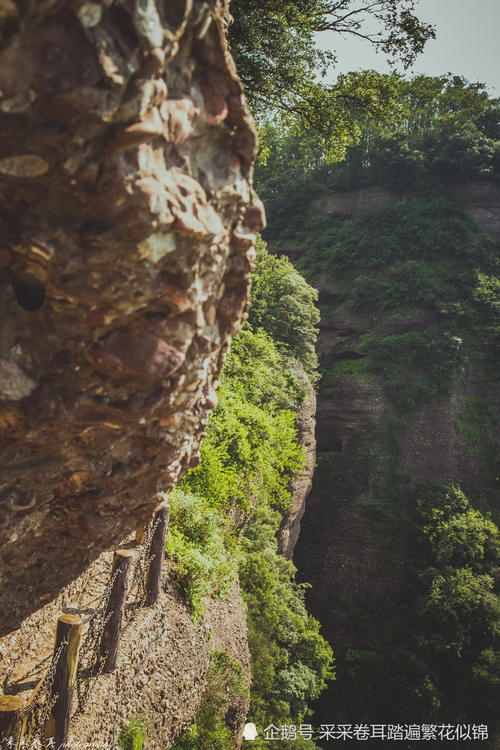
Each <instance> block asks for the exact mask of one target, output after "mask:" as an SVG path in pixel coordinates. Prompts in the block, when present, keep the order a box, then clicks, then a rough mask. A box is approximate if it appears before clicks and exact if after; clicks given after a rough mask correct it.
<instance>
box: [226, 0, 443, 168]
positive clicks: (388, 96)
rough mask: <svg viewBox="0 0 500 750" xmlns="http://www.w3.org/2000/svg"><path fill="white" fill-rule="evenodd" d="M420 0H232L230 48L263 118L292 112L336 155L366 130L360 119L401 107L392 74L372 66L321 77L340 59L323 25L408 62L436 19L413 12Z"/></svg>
mask: <svg viewBox="0 0 500 750" xmlns="http://www.w3.org/2000/svg"><path fill="white" fill-rule="evenodd" d="M414 5H415V2H414V0H293V1H291V0H266V2H265V3H261V2H259V0H236V2H234V3H233V5H232V6H231V12H232V13H233V16H234V24H233V26H232V27H231V30H230V41H231V47H232V52H233V55H234V58H235V61H236V65H237V68H238V72H239V74H240V77H241V79H242V81H243V84H244V86H245V90H246V93H247V96H248V98H249V101H250V105H251V107H252V109H253V111H254V113H255V114H256V115H257V117H258V118H259V120H262V119H265V117H266V116H267V115H269V113H270V111H272V112H281V113H286V114H287V115H292V116H293V121H294V123H295V127H297V128H298V129H299V130H301V131H304V130H307V129H309V128H311V127H312V128H313V129H314V130H315V131H316V132H317V133H318V134H320V135H321V138H322V139H323V145H324V147H325V149H326V152H327V154H328V156H329V158H330V159H331V160H335V159H338V158H342V156H343V154H344V152H345V148H346V146H348V145H350V144H352V143H354V142H356V141H357V140H359V138H360V135H361V133H360V130H359V120H360V119H365V118H366V117H367V116H368V117H376V118H377V119H389V118H391V117H394V115H395V109H394V105H395V100H394V97H393V91H392V89H391V87H390V86H388V77H387V76H380V75H378V74H376V73H375V72H374V71H370V72H369V73H350V74H348V75H340V76H338V78H337V81H336V82H335V84H333V85H330V86H325V85H322V84H321V83H319V82H318V81H319V80H320V79H321V78H322V77H324V75H325V74H326V72H327V70H328V69H329V68H330V67H331V66H333V65H334V64H335V55H334V54H333V52H324V51H321V50H320V48H319V47H318V43H317V39H318V35H317V32H323V31H334V32H338V33H339V34H344V35H345V34H350V35H353V36H356V37H358V38H362V39H365V40H366V41H367V42H369V43H371V44H372V45H374V46H375V48H376V49H377V50H380V51H382V52H383V53H385V54H387V55H389V56H390V57H392V58H399V59H401V60H402V62H403V64H404V66H405V67H408V66H409V65H410V64H411V63H412V62H413V60H414V59H415V57H416V55H418V54H419V53H420V52H421V51H422V49H423V47H424V45H425V42H426V41H427V39H429V38H430V37H433V36H434V31H433V29H432V27H431V26H430V25H428V24H425V23H424V22H422V21H420V20H419V19H418V18H417V16H416V15H415V14H414V12H413V11H414Z"/></svg>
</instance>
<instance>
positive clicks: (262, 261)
mask: <svg viewBox="0 0 500 750" xmlns="http://www.w3.org/2000/svg"><path fill="white" fill-rule="evenodd" d="M317 299H318V292H317V290H316V289H314V288H313V287H312V286H310V285H309V284H308V283H307V282H306V281H305V279H304V278H303V277H302V276H301V275H300V273H299V272H298V271H297V270H296V269H295V268H294V267H293V265H292V264H291V263H290V261H289V260H288V258H285V257H281V258H278V257H276V256H275V255H271V253H269V252H268V251H267V248H266V246H265V243H263V242H262V241H261V242H259V243H258V246H257V264H256V271H255V276H254V279H253V288H252V304H251V307H250V315H249V323H250V325H251V326H252V328H254V329H258V328H263V329H264V330H265V331H267V333H268V334H270V335H271V336H272V338H273V339H274V340H275V341H276V342H279V343H281V344H284V345H285V346H286V347H287V348H288V349H289V351H290V352H291V353H292V354H293V355H294V356H295V357H297V359H299V360H300V361H301V362H302V364H303V365H304V368H305V369H306V371H307V372H308V374H309V376H310V377H314V374H315V371H316V368H317V364H318V361H317V356H316V351H315V348H314V346H315V343H316V338H317V336H318V329H317V325H318V323H319V311H318V308H317V307H316V304H315V303H316V300H317Z"/></svg>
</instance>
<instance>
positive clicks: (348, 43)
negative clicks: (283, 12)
mask: <svg viewBox="0 0 500 750" xmlns="http://www.w3.org/2000/svg"><path fill="white" fill-rule="evenodd" d="M416 12H417V15H418V16H419V18H421V19H422V20H424V21H427V22H428V23H432V24H434V25H435V26H436V39H433V40H430V41H428V42H427V44H426V46H425V51H424V52H423V53H422V54H421V55H420V56H419V57H418V58H417V61H416V63H415V65H414V66H413V68H411V69H410V70H409V71H408V72H409V73H410V74H412V73H413V74H416V73H425V74H428V75H441V74H443V73H448V72H451V73H455V74H459V75H462V76H464V77H465V78H467V79H468V80H469V81H480V82H481V83H485V84H486V85H487V87H488V91H489V93H490V95H492V96H500V0H418V2H417V7H416ZM318 36H319V41H320V44H321V47H325V48H328V47H330V48H331V49H333V50H334V51H335V52H336V53H337V56H338V65H337V68H336V72H346V71H348V70H364V69H367V68H374V69H375V70H379V71H381V72H388V71H389V68H388V67H387V65H386V63H385V60H384V56H383V55H382V54H381V53H379V54H376V53H375V52H374V51H373V49H372V48H371V47H370V45H368V44H367V43H365V42H362V41H360V40H357V39H354V38H342V37H339V35H338V34H333V33H329V34H327V33H323V34H319V35H318ZM332 77H333V78H334V77H335V74H333V76H332Z"/></svg>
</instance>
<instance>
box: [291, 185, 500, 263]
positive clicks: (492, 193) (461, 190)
mask: <svg viewBox="0 0 500 750" xmlns="http://www.w3.org/2000/svg"><path fill="white" fill-rule="evenodd" d="M448 189H449V192H450V195H451V196H452V197H453V198H454V200H456V201H457V203H459V204H460V205H461V206H463V208H465V209H466V210H467V211H469V213H470V214H471V215H472V216H473V217H474V219H475V220H476V221H477V223H478V224H479V226H480V227H481V229H482V230H483V231H485V232H488V233H489V234H492V235H494V236H498V235H500V218H499V217H500V186H499V185H498V183H496V182H492V181H491V180H483V181H482V182H467V183H462V184H460V183H459V184H457V185H450V186H448ZM395 200H396V201H402V202H403V203H407V202H408V201H410V200H415V197H414V196H413V197H412V194H411V192H410V191H408V190H404V189H401V190H395V189H394V188H389V187H386V186H385V185H369V186H367V187H363V188H358V189H357V190H350V191H348V192H341V191H337V190H328V191H325V192H324V193H322V194H321V195H320V196H319V197H318V198H316V199H315V200H314V201H313V202H312V205H313V206H314V207H316V208H318V209H320V210H321V211H324V212H325V213H327V214H331V215H332V216H339V217H344V216H355V215H356V214H359V213H361V212H362V211H367V210H369V209H371V208H376V207H377V206H379V205H380V204H381V203H384V202H386V201H395ZM305 249H307V248H305V247H304V248H302V251H304V250H305ZM288 250H292V248H287V251H288ZM295 250H296V251H297V249H295ZM292 252H293V250H292Z"/></svg>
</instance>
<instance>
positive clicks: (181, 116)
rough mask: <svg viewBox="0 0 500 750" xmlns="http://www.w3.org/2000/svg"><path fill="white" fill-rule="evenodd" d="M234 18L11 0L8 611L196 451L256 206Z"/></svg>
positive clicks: (0, 19)
mask: <svg viewBox="0 0 500 750" xmlns="http://www.w3.org/2000/svg"><path fill="white" fill-rule="evenodd" d="M4 6H5V8H4ZM226 23H227V9H226V7H225V4H224V3H222V2H221V1H220V0H212V2H201V0H149V2H142V1H140V0H115V1H113V0H102V1H101V2H81V0H80V1H79V0H74V1H71V0H45V1H44V2H37V3H34V2H29V1H26V0H22V1H21V0H19V2H10V3H7V4H6V5H5V4H3V5H2V12H1V13H0V34H1V37H0V39H1V42H0V92H1V95H0V200H1V213H0V228H1V243H0V316H1V319H2V328H1V333H0V453H1V458H0V461H1V466H2V472H1V479H0V482H1V484H0V508H1V514H0V524H1V530H0V543H1V546H2V553H1V554H2V558H1V559H2V565H1V578H0V592H1V593H0V612H1V623H0V632H4V633H5V632H8V631H9V630H11V629H12V628H14V627H15V626H16V625H17V624H18V623H19V622H20V620H21V619H22V618H23V616H25V615H26V614H27V613H28V612H30V611H33V610H34V609H36V608H37V607H39V606H40V604H41V603H43V602H45V601H48V600H50V599H51V598H52V597H54V596H55V595H56V594H57V592H58V591H59V590H60V589H61V587H62V586H63V585H64V584H66V583H67V582H69V581H71V580H73V579H74V578H75V577H76V576H77V575H78V574H79V573H80V572H81V571H82V570H83V569H84V568H85V567H86V566H87V565H88V564H89V562H90V561H91V560H93V559H95V558H96V557H97V556H98V555H99V553H100V552H101V551H102V550H104V549H107V548H110V547H111V546H112V545H113V544H115V543H117V542H118V541H119V540H120V539H121V538H123V536H124V535H125V534H126V533H127V532H128V531H129V530H130V529H131V528H132V527H133V526H134V525H136V524H138V523H140V522H143V521H145V520H146V519H147V518H148V517H149V516H150V515H151V513H152V512H153V510H154V507H155V504H156V501H155V499H154V495H155V491H156V490H157V488H158V483H159V482H160V485H161V488H164V489H168V488H170V487H171V486H173V484H174V483H175V482H176V481H177V479H178V478H179V476H180V474H181V473H182V471H183V470H184V469H186V468H187V467H188V466H189V465H190V464H192V463H193V462H195V461H196V454H197V451H198V448H199V445H200V441H201V439H202V435H203V428H204V424H205V422H206V419H207V416H208V412H209V410H210V409H211V408H212V407H213V406H214V404H215V401H216V396H215V391H214V389H215V387H216V386H217V381H218V377H219V374H220V370H221V367H222V364H223V361H224V356H225V352H226V351H227V348H228V345H229V340H230V337H231V335H233V334H234V333H236V332H237V331H238V329H239V327H240V324H241V320H242V316H243V315H244V311H245V307H246V304H247V297H248V287H249V275H250V271H251V262H252V256H253V252H254V251H253V240H254V232H255V231H258V230H259V229H260V228H261V227H262V223H263V211H262V207H261V204H260V203H259V201H258V200H257V199H256V198H255V196H254V195H253V192H252V188H251V169H252V164H253V159H254V156H255V149H256V137H255V131H254V128H253V126H252V123H251V121H250V119H249V117H248V115H247V112H246V109H245V103H244V99H243V95H242V89H241V86H240V83H239V81H238V79H237V76H236V73H235V69H234V64H233V62H232V59H231V58H230V55H229V53H228V51H227V47H226V42H225V37H224V27H225V24H226Z"/></svg>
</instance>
